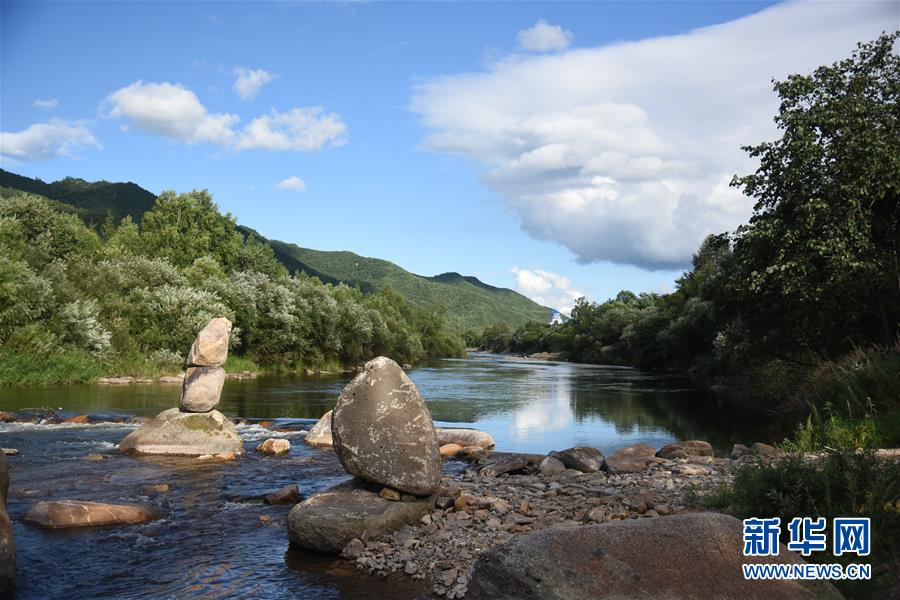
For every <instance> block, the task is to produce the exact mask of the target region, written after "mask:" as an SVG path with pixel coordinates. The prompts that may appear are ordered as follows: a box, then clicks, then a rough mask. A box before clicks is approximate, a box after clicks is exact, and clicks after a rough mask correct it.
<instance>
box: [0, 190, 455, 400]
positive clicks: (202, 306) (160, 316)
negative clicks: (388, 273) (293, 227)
mask: <svg viewBox="0 0 900 600" xmlns="http://www.w3.org/2000/svg"><path fill="white" fill-rule="evenodd" d="M218 315H225V316H227V317H228V318H230V319H231V320H232V321H234V324H235V330H234V334H233V337H232V339H233V345H234V348H233V356H232V358H231V359H230V360H229V365H228V367H229V368H231V369H232V370H236V369H238V370H239V369H243V368H253V369H259V368H288V369H296V368H301V367H303V368H337V367H340V366H344V365H351V366H352V365H356V364H359V363H361V362H363V361H365V360H367V359H368V358H371V357H372V356H376V355H382V354H383V355H387V356H391V357H393V358H395V359H397V360H399V361H404V362H412V361H415V360H418V359H421V358H424V357H428V356H447V355H459V354H461V353H462V350H463V345H462V341H461V339H460V337H459V336H458V335H457V334H456V333H454V332H453V331H452V330H451V328H450V326H449V324H448V322H447V319H446V317H445V315H444V313H443V310H442V309H441V308H440V307H437V306H432V307H414V306H412V305H410V304H409V303H408V302H407V301H405V300H404V299H403V298H402V297H401V296H399V295H398V294H397V293H395V292H394V291H392V290H391V289H389V288H386V289H383V290H381V291H379V292H378V293H375V294H368V295H364V294H363V293H362V292H361V291H359V290H358V289H353V288H350V287H348V286H346V285H330V284H323V283H322V282H320V281H319V280H318V279H316V278H312V277H308V276H306V275H304V274H303V273H299V274H297V275H294V276H290V275H289V274H288V272H287V270H286V269H285V268H284V266H282V265H281V264H280V263H279V262H278V261H277V260H276V259H275V257H274V255H273V251H272V249H271V247H269V246H268V245H265V244H263V243H261V242H259V241H257V240H255V239H254V238H252V237H249V236H246V237H245V236H244V235H242V234H241V232H240V231H239V230H238V228H237V226H236V224H235V220H234V219H233V218H232V217H231V216H230V215H223V214H221V213H220V212H219V210H218V207H217V206H216V205H215V203H214V202H213V200H212V198H211V197H210V195H209V194H208V193H207V192H205V191H194V192H191V193H187V194H176V193H174V192H164V193H163V194H161V195H160V196H159V198H157V199H156V202H155V205H154V206H153V208H152V209H151V210H149V211H148V212H146V213H144V214H143V217H142V219H141V222H140V225H138V224H136V223H135V222H134V221H133V220H132V218H131V217H130V216H128V215H127V216H125V217H124V218H122V219H121V220H118V221H117V220H116V219H114V218H108V219H106V221H105V222H104V223H102V224H101V225H100V226H99V227H97V228H94V227H91V226H90V225H89V224H88V223H87V222H85V220H83V219H82V217H81V216H79V214H77V211H74V212H73V211H71V210H66V209H65V206H60V205H59V203H56V202H53V201H50V200H48V199H46V198H44V197H41V196H38V195H35V194H32V193H29V192H24V191H21V190H9V189H0V381H2V382H7V383H9V382H14V383H15V382H18V383H27V382H32V383H33V382H42V381H80V380H90V379H94V378H97V377H99V376H102V375H108V374H139V375H156V374H160V373H164V372H169V371H177V370H179V369H180V368H181V363H182V362H183V353H184V352H186V351H187V348H188V347H189V346H190V343H191V340H192V339H193V338H194V336H195V335H196V333H197V331H198V330H199V329H200V328H202V327H203V325H205V324H206V322H207V321H209V319H210V318H212V317H215V316H218Z"/></svg>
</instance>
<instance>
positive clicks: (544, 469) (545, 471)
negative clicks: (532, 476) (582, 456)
mask: <svg viewBox="0 0 900 600" xmlns="http://www.w3.org/2000/svg"><path fill="white" fill-rule="evenodd" d="M565 470H566V465H564V464H563V463H562V461H560V460H559V459H556V458H553V457H552V456H545V457H544V460H542V461H541V464H539V465H538V473H540V474H541V475H544V476H546V477H553V476H554V475H561V474H562V473H563V472H565Z"/></svg>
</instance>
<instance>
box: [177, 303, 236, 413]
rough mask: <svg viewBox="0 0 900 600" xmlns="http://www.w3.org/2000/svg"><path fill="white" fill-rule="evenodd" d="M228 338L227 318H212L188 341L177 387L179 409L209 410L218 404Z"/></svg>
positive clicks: (228, 323)
mask: <svg viewBox="0 0 900 600" xmlns="http://www.w3.org/2000/svg"><path fill="white" fill-rule="evenodd" d="M230 338H231V321H229V320H228V319H226V318H225V317H219V318H218V319H213V320H212V321H210V322H209V324H208V325H207V326H206V327H204V328H203V331H201V332H200V333H199V334H197V339H195V340H194V343H193V345H191V351H190V353H188V358H187V370H186V371H185V373H184V384H183V385H182V388H181V410H183V411H184V412H209V411H211V410H213V409H214V408H215V407H216V406H218V405H219V398H220V397H221V396H222V386H223V385H224V384H225V369H224V368H223V366H224V365H225V360H226V359H227V358H228V342H229V339H230Z"/></svg>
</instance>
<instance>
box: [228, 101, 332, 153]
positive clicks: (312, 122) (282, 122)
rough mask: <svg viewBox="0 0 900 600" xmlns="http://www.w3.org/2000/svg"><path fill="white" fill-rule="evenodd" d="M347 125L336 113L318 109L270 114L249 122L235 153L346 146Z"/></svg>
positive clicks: (319, 107) (313, 107)
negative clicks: (251, 150)
mask: <svg viewBox="0 0 900 600" xmlns="http://www.w3.org/2000/svg"><path fill="white" fill-rule="evenodd" d="M346 133H347V125H346V124H345V123H344V121H343V120H342V119H341V117H340V115H338V114H336V113H325V112H324V111H323V109H322V107H321V106H311V107H308V108H295V109H293V110H289V111H287V112H283V113H281V112H278V111H277V110H272V111H271V112H270V113H269V114H268V115H263V116H262V117H257V118H256V119H253V120H252V121H251V122H250V124H249V125H247V127H246V128H245V129H244V131H243V132H242V133H241V136H240V139H239V140H238V141H237V145H236V146H235V147H236V148H237V149H238V150H249V149H262V150H305V151H312V150H319V149H320V148H322V147H324V146H326V145H328V144H331V145H333V146H339V145H341V144H343V143H345V142H346V139H347V138H346Z"/></svg>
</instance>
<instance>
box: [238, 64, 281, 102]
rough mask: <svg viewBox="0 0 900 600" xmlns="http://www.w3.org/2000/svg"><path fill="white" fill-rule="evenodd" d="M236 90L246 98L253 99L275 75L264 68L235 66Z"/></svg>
mask: <svg viewBox="0 0 900 600" xmlns="http://www.w3.org/2000/svg"><path fill="white" fill-rule="evenodd" d="M234 74H235V75H237V79H236V80H235V81H234V91H236V92H237V94H238V96H240V97H241V98H242V99H244V100H252V99H253V98H255V97H256V95H257V94H258V93H259V90H260V88H262V86H264V85H266V84H267V83H269V82H270V81H272V79H274V76H273V75H272V74H271V73H269V72H268V71H265V70H263V69H248V68H247V67H235V68H234Z"/></svg>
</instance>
